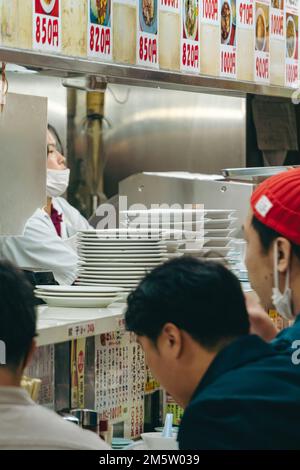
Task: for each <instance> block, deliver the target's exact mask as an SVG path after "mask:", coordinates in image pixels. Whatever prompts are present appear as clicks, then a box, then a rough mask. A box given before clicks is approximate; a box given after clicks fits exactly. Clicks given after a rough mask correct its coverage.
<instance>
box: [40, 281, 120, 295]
mask: <svg viewBox="0 0 300 470" xmlns="http://www.w3.org/2000/svg"><path fill="white" fill-rule="evenodd" d="M112 285H113V284H112ZM101 290H105V288H103V289H101ZM106 291H107V289H106ZM34 293H35V294H37V295H46V296H48V295H50V296H51V297H53V296H54V297H114V296H115V297H118V296H119V295H121V291H119V292H113V293H112V292H106V293H104V292H101V293H98V292H97V289H94V291H93V292H76V293H75V292H72V293H71V292H49V291H45V290H42V289H36V290H35V291H34Z"/></svg>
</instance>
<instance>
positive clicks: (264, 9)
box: [254, 0, 270, 83]
mask: <svg viewBox="0 0 300 470" xmlns="http://www.w3.org/2000/svg"><path fill="white" fill-rule="evenodd" d="M254 80H255V81H257V82H261V83H269V82H270V2H269V1H268V0H264V1H263V0H261V1H260V2H255V41H254Z"/></svg>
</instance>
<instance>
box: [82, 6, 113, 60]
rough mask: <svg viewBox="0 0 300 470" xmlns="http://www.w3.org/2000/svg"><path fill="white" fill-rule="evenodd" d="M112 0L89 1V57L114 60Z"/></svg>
mask: <svg viewBox="0 0 300 470" xmlns="http://www.w3.org/2000/svg"><path fill="white" fill-rule="evenodd" d="M112 21H113V20H112V0H89V2H88V38H87V49H88V50H87V55H88V57H93V58H97V59H99V60H108V61H109V60H112Z"/></svg>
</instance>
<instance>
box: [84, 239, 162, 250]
mask: <svg viewBox="0 0 300 470" xmlns="http://www.w3.org/2000/svg"><path fill="white" fill-rule="evenodd" d="M77 246H78V247H80V248H89V249H97V248H98V249H100V248H101V249H102V250H116V249H118V250H143V249H144V250H165V249H166V244H165V242H162V243H101V242H96V241H91V242H86V241H84V242H83V241H79V242H77Z"/></svg>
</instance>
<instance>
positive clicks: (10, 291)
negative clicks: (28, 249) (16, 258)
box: [0, 261, 36, 386]
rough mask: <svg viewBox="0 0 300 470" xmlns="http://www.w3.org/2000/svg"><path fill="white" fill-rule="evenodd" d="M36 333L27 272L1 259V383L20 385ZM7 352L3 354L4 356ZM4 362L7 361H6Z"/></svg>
mask: <svg viewBox="0 0 300 470" xmlns="http://www.w3.org/2000/svg"><path fill="white" fill-rule="evenodd" d="M35 336H36V313H35V307H34V295H33V291H32V288H31V286H30V284H29V283H28V282H27V280H26V278H25V277H24V275H23V274H22V273H21V272H20V271H19V270H17V269H16V268H15V267H14V266H13V265H12V264H10V263H8V262H6V261H1V262H0V341H1V346H2V348H1V353H2V354H1V358H0V359H1V363H2V365H0V386H4V385H8V386H18V385H19V383H20V379H21V376H22V374H23V371H24V369H25V367H26V365H27V364H28V361H29V360H30V358H31V356H32V354H33V352H34V348H35V340H34V338H35ZM3 355H4V357H3ZM3 362H4V364H3Z"/></svg>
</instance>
